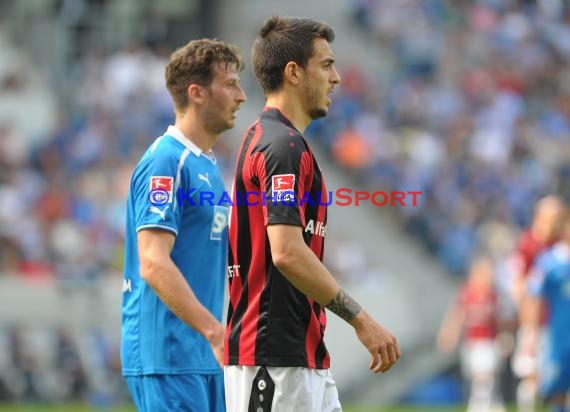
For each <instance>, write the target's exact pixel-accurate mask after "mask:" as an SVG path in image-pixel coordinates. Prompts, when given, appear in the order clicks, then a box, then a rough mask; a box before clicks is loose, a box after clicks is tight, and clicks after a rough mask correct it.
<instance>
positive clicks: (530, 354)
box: [512, 195, 565, 412]
mask: <svg viewBox="0 0 570 412" xmlns="http://www.w3.org/2000/svg"><path fill="white" fill-rule="evenodd" d="M564 209H565V207H564V203H563V202H562V200H560V199H559V198H558V197H556V196H552V195H551V196H546V197H543V198H542V199H540V200H539V201H538V202H537V203H536V205H535V211H534V217H533V220H532V223H531V225H530V227H529V228H528V229H527V230H526V231H524V232H523V233H522V234H521V236H520V238H519V242H518V246H517V249H516V251H515V257H514V259H513V260H514V262H515V266H516V269H515V271H516V273H515V275H514V278H513V287H512V293H513V300H514V302H515V304H516V306H517V307H518V311H519V318H522V319H524V318H525V317H526V313H525V312H526V311H527V307H528V304H527V302H528V300H529V297H528V294H527V293H526V283H527V278H528V275H529V271H530V269H531V268H532V267H533V265H534V263H535V262H536V259H537V258H538V257H539V256H540V254H541V253H542V252H544V251H545V250H546V249H547V248H548V247H550V246H552V245H553V244H554V243H555V242H556V240H557V239H556V234H557V222H559V220H560V216H561V215H562V213H563V211H564ZM546 319H547V313H546V312H544V313H543V316H542V324H544V323H545V321H546ZM521 323H524V321H523V322H521ZM528 342H530V340H529V333H527V331H525V329H524V328H519V330H518V332H517V343H516V345H517V347H516V349H515V353H514V355H513V362H512V367H513V372H514V374H515V376H517V377H518V378H519V379H520V382H519V384H518V387H517V406H518V410H519V412H534V411H535V404H536V394H537V383H538V368H537V366H538V362H537V355H538V354H537V353H536V351H535V350H534V349H533V348H536V346H535V345H531V344H528Z"/></svg>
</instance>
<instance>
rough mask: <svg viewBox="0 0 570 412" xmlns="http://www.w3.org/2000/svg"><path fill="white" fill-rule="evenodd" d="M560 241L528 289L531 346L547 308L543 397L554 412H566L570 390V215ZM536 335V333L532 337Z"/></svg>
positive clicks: (540, 262) (541, 370) (539, 263)
mask: <svg viewBox="0 0 570 412" xmlns="http://www.w3.org/2000/svg"><path fill="white" fill-rule="evenodd" d="M559 227H560V231H561V232H560V241H559V242H558V243H556V244H555V245H553V246H552V247H551V248H550V249H548V250H547V251H546V252H545V253H543V254H542V255H541V256H540V257H539V259H538V260H537V262H536V265H535V267H534V268H533V269H532V270H531V273H530V276H529V279H528V284H527V289H528V292H529V294H530V295H531V296H532V297H533V300H531V301H530V302H529V308H530V309H531V310H529V311H528V312H527V313H528V315H527V318H526V319H522V321H523V322H524V323H523V326H526V327H527V328H528V336H531V337H533V338H532V340H531V342H530V344H531V345H535V346H536V345H538V342H539V339H538V330H539V326H540V317H541V313H542V310H541V307H542V305H546V307H547V308H548V322H547V325H546V339H545V342H544V344H545V347H544V349H545V350H544V351H543V352H544V354H543V356H542V359H540V365H539V376H540V389H539V390H540V394H541V396H542V397H543V398H544V399H545V400H546V401H547V402H548V403H549V404H550V405H551V408H552V409H551V410H552V411H553V412H564V411H567V409H566V408H565V405H566V395H567V392H568V390H569V389H570V215H569V214H568V213H565V214H564V218H563V220H562V222H561V224H560V226H559ZM531 332H534V333H531Z"/></svg>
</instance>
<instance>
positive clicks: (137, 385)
mask: <svg viewBox="0 0 570 412" xmlns="http://www.w3.org/2000/svg"><path fill="white" fill-rule="evenodd" d="M125 379H126V381H127V385H128V386H129V391H130V392H131V396H132V398H133V401H134V403H135V406H136V408H137V411H139V412H172V411H180V412H226V401H225V395H224V375H223V373H217V374H212V375H206V374H197V373H196V374H184V375H143V376H127V377H126V378H125Z"/></svg>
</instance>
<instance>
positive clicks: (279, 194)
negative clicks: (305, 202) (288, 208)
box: [271, 174, 295, 202]
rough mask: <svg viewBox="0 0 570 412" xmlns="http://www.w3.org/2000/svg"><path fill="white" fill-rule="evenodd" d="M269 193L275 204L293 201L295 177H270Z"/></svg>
mask: <svg viewBox="0 0 570 412" xmlns="http://www.w3.org/2000/svg"><path fill="white" fill-rule="evenodd" d="M271 193H272V198H273V200H274V201H276V202H294V201H295V175H294V174H287V175H275V176H271Z"/></svg>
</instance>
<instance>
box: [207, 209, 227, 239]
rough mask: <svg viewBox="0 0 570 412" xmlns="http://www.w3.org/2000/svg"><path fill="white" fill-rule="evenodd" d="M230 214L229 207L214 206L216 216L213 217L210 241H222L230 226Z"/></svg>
mask: <svg viewBox="0 0 570 412" xmlns="http://www.w3.org/2000/svg"><path fill="white" fill-rule="evenodd" d="M228 214H229V208H228V207H224V206H214V216H213V217H212V229H211V231H210V240H222V235H223V233H224V230H225V229H226V227H227V226H228Z"/></svg>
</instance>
